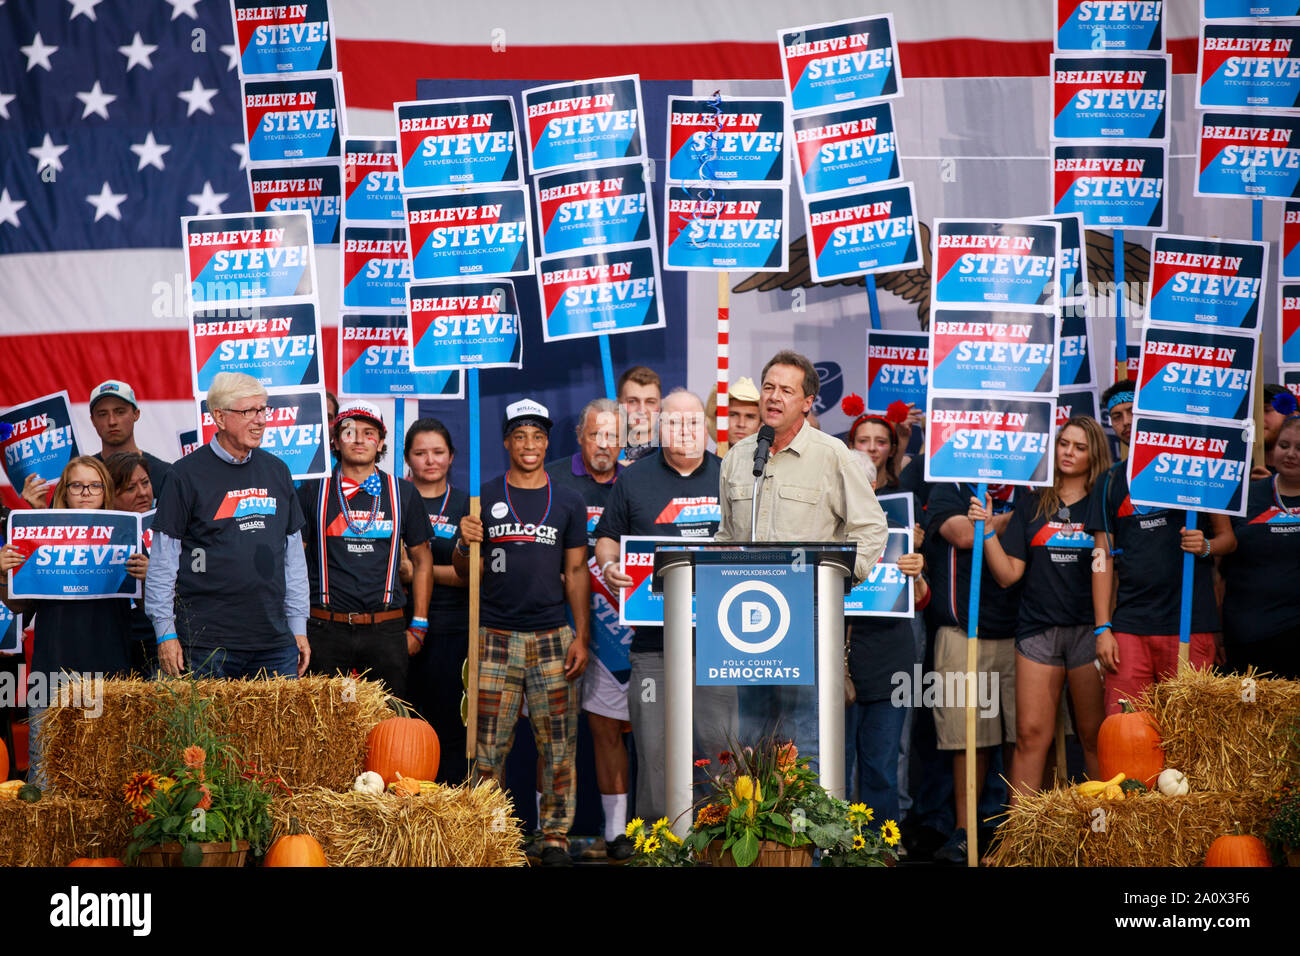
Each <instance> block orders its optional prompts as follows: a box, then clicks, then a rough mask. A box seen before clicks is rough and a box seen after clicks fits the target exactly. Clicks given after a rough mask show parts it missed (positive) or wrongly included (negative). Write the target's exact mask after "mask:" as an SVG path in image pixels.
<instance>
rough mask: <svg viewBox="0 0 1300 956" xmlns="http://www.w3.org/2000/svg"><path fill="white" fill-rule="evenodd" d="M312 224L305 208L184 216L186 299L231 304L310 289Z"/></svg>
mask: <svg viewBox="0 0 1300 956" xmlns="http://www.w3.org/2000/svg"><path fill="white" fill-rule="evenodd" d="M311 229H312V227H311V220H310V219H309V218H308V216H307V214H306V213H305V212H284V213H257V212H250V213H242V214H239V215H231V216H185V217H183V218H182V219H181V242H182V244H183V245H184V247H185V278H186V280H187V281H188V284H189V298H190V303H191V304H192V305H193V306H195V307H198V306H202V305H221V304H225V305H231V304H234V303H239V302H256V301H258V300H267V299H287V298H295V297H299V296H309V295H312V294H314V293H315V291H316V278H315V275H314V274H313V272H314V266H313V263H314V261H315V260H314V258H313V256H312V245H311Z"/></svg>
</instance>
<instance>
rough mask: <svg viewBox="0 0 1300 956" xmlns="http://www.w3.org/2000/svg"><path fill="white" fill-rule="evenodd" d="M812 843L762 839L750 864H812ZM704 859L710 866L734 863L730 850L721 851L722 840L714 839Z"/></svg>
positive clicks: (732, 864)
mask: <svg viewBox="0 0 1300 956" xmlns="http://www.w3.org/2000/svg"><path fill="white" fill-rule="evenodd" d="M812 859H813V848H812V844H808V845H806V846H786V845H785V844H784V843H777V842H776V841H775V840H764V841H763V842H762V843H760V844H759V846H758V859H756V860H755V861H754V862H753V863H751V864H750V866H808V867H810V866H812ZM705 860H706V861H707V862H708V864H709V865H710V866H730V867H734V866H735V865H736V861H735V859H733V858H732V856H731V851H727V852H725V853H724V852H723V851H722V841H721V840H714V841H713V842H712V843H710V844H709V846H708V849H707V850H706V851H705Z"/></svg>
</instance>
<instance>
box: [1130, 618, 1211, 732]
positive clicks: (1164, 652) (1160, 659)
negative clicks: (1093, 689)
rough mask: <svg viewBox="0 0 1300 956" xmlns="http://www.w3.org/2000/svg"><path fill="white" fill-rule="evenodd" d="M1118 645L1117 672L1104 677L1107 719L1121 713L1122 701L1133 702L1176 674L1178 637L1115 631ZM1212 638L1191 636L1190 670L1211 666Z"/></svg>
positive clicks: (1208, 636)
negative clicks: (1150, 686)
mask: <svg viewBox="0 0 1300 956" xmlns="http://www.w3.org/2000/svg"><path fill="white" fill-rule="evenodd" d="M1113 633H1114V635H1115V642H1116V643H1117V644H1119V670H1118V672H1117V673H1114V674H1111V673H1106V674H1105V678H1106V715H1107V716H1110V715H1111V714H1118V713H1119V712H1120V706H1119V702H1120V701H1121V700H1128V701H1136V700H1137V698H1138V697H1140V696H1142V693H1143V692H1144V691H1145V690H1146V689H1147V687H1148V685H1150V684H1157V683H1159V682H1160V681H1162V680H1168V679H1169V678H1171V677H1173V676H1175V675H1176V674H1177V673H1178V635H1177V634H1124V633H1122V632H1120V631H1114V632H1113ZM1214 651H1215V643H1214V635H1213V634H1210V633H1208V632H1202V633H1200V634H1192V635H1191V646H1190V647H1189V648H1188V660H1189V661H1190V662H1191V665H1192V666H1193V667H1199V668H1206V667H1209V666H1211V665H1212V664H1213V663H1214Z"/></svg>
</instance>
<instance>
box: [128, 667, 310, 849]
mask: <svg viewBox="0 0 1300 956" xmlns="http://www.w3.org/2000/svg"><path fill="white" fill-rule="evenodd" d="M162 686H163V687H165V688H166V689H167V693H168V695H169V699H167V700H165V701H164V702H163V703H162V704H161V705H160V706H159V709H158V712H157V714H156V715H155V719H156V720H158V721H159V722H160V724H161V726H162V734H161V738H162V742H161V744H160V746H159V749H158V751H157V752H156V753H155V752H153V751H149V750H145V751H144V753H146V754H147V755H148V756H149V758H150V759H149V764H150V766H149V767H148V768H147V769H143V770H140V771H138V772H137V773H135V774H134V775H132V777H131V778H130V779H129V780H128V781H127V784H126V786H125V787H124V788H123V799H124V800H125V802H126V804H127V806H128V807H129V808H130V810H131V814H132V822H133V823H134V824H135V826H134V828H133V829H132V831H131V836H132V838H133V839H132V840H131V843H130V844H129V845H128V847H127V851H126V858H125V861H126V863H127V864H128V865H131V864H135V865H137V866H164V867H165V866H243V865H244V860H245V857H246V855H247V853H248V851H249V849H250V848H251V849H252V850H253V852H254V853H255V854H257V855H260V854H262V853H264V852H265V851H266V847H267V843H268V842H269V840H270V836H271V812H270V809H271V799H272V797H273V796H274V794H275V793H276V792H277V791H281V792H284V793H286V794H287V793H288V792H289V791H288V788H287V787H286V786H285V785H284V781H282V780H281V779H280V778H279V777H271V776H268V775H267V774H265V773H263V772H262V771H260V770H258V769H257V768H256V767H255V766H254V765H253V764H251V763H249V762H248V761H246V760H245V759H244V758H243V755H242V754H241V753H240V751H239V748H238V747H237V746H236V745H235V743H234V741H233V740H232V739H230V738H229V737H225V736H223V735H221V734H218V733H217V732H216V731H215V730H214V729H213V719H212V718H213V716H214V713H213V708H214V707H215V706H216V705H215V703H214V701H212V700H210V699H208V698H204V697H202V696H200V695H199V693H198V689H197V687H196V686H195V684H194V682H193V681H165V682H162Z"/></svg>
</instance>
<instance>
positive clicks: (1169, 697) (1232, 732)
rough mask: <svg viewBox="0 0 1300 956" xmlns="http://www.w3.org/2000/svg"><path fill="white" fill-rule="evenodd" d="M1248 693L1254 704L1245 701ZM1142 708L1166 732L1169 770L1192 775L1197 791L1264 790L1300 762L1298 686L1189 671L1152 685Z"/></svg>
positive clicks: (1250, 674)
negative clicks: (1296, 762) (1292, 765)
mask: <svg viewBox="0 0 1300 956" xmlns="http://www.w3.org/2000/svg"><path fill="white" fill-rule="evenodd" d="M1247 679H1249V680H1251V681H1253V684H1251V685H1247V684H1245V683H1244V682H1245V681H1246V680H1247ZM1248 689H1249V690H1252V691H1253V693H1254V700H1253V701H1249V700H1243V699H1242V698H1243V696H1245V697H1249V696H1250V694H1249V693H1245V691H1247V690H1248ZM1141 706H1143V707H1145V708H1146V709H1148V710H1150V711H1151V715H1152V716H1153V717H1154V718H1155V721H1156V726H1158V727H1159V728H1160V738H1161V742H1162V745H1163V747H1164V751H1165V766H1167V767H1177V768H1178V769H1179V770H1181V771H1182V772H1183V773H1185V774H1187V778H1188V781H1189V783H1190V784H1191V787H1192V789H1193V790H1207V791H1212V790H1233V791H1237V792H1240V793H1245V792H1261V793H1266V792H1269V791H1271V790H1273V788H1275V787H1276V786H1278V785H1279V784H1281V783H1282V782H1283V780H1284V779H1285V778H1286V775H1287V771H1288V768H1289V767H1290V765H1291V763H1292V761H1295V760H1298V759H1300V747H1298V746H1297V738H1296V736H1295V734H1294V733H1293V730H1294V729H1295V728H1296V727H1300V681H1289V680H1273V679H1265V678H1261V677H1258V676H1257V675H1256V673H1255V672H1254V671H1253V670H1252V671H1249V672H1247V673H1246V674H1245V675H1239V674H1230V675H1226V676H1223V675H1219V674H1216V673H1214V672H1213V671H1200V670H1195V669H1192V668H1187V669H1184V670H1183V671H1182V672H1181V673H1180V674H1179V675H1178V676H1177V677H1176V678H1174V679H1173V680H1169V681H1164V682H1162V683H1159V684H1154V685H1152V686H1151V687H1150V688H1149V689H1148V692H1147V695H1146V698H1145V700H1144V701H1143V702H1142V704H1141Z"/></svg>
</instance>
